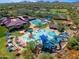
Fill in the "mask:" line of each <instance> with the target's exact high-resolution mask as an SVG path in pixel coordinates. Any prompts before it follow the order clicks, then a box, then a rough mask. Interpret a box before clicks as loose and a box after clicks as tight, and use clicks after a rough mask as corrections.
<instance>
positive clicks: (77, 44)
mask: <svg viewBox="0 0 79 59" xmlns="http://www.w3.org/2000/svg"><path fill="white" fill-rule="evenodd" d="M67 48H68V49H75V50H79V42H78V41H77V39H74V38H71V39H70V40H69V42H68V45H67Z"/></svg>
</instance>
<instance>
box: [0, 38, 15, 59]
mask: <svg viewBox="0 0 79 59" xmlns="http://www.w3.org/2000/svg"><path fill="white" fill-rule="evenodd" d="M5 43H6V38H5V37H2V38H0V56H7V57H8V59H15V57H16V56H15V55H14V52H9V51H8V50H7V48H6V46H5Z"/></svg>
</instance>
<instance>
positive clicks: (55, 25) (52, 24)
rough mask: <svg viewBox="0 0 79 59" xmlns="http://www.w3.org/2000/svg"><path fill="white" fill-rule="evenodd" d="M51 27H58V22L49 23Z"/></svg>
mask: <svg viewBox="0 0 79 59" xmlns="http://www.w3.org/2000/svg"><path fill="white" fill-rule="evenodd" d="M49 27H50V28H57V24H55V23H51V24H50V25H49Z"/></svg>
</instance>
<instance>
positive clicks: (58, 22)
mask: <svg viewBox="0 0 79 59" xmlns="http://www.w3.org/2000/svg"><path fill="white" fill-rule="evenodd" d="M54 21H55V22H56V23H57V24H62V22H63V20H54Z"/></svg>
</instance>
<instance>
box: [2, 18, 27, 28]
mask: <svg viewBox="0 0 79 59" xmlns="http://www.w3.org/2000/svg"><path fill="white" fill-rule="evenodd" d="M25 23H28V21H27V20H26V19H22V18H7V17H6V18H5V19H4V20H3V21H2V22H1V25H5V26H6V27H10V26H21V25H22V24H25Z"/></svg>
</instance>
